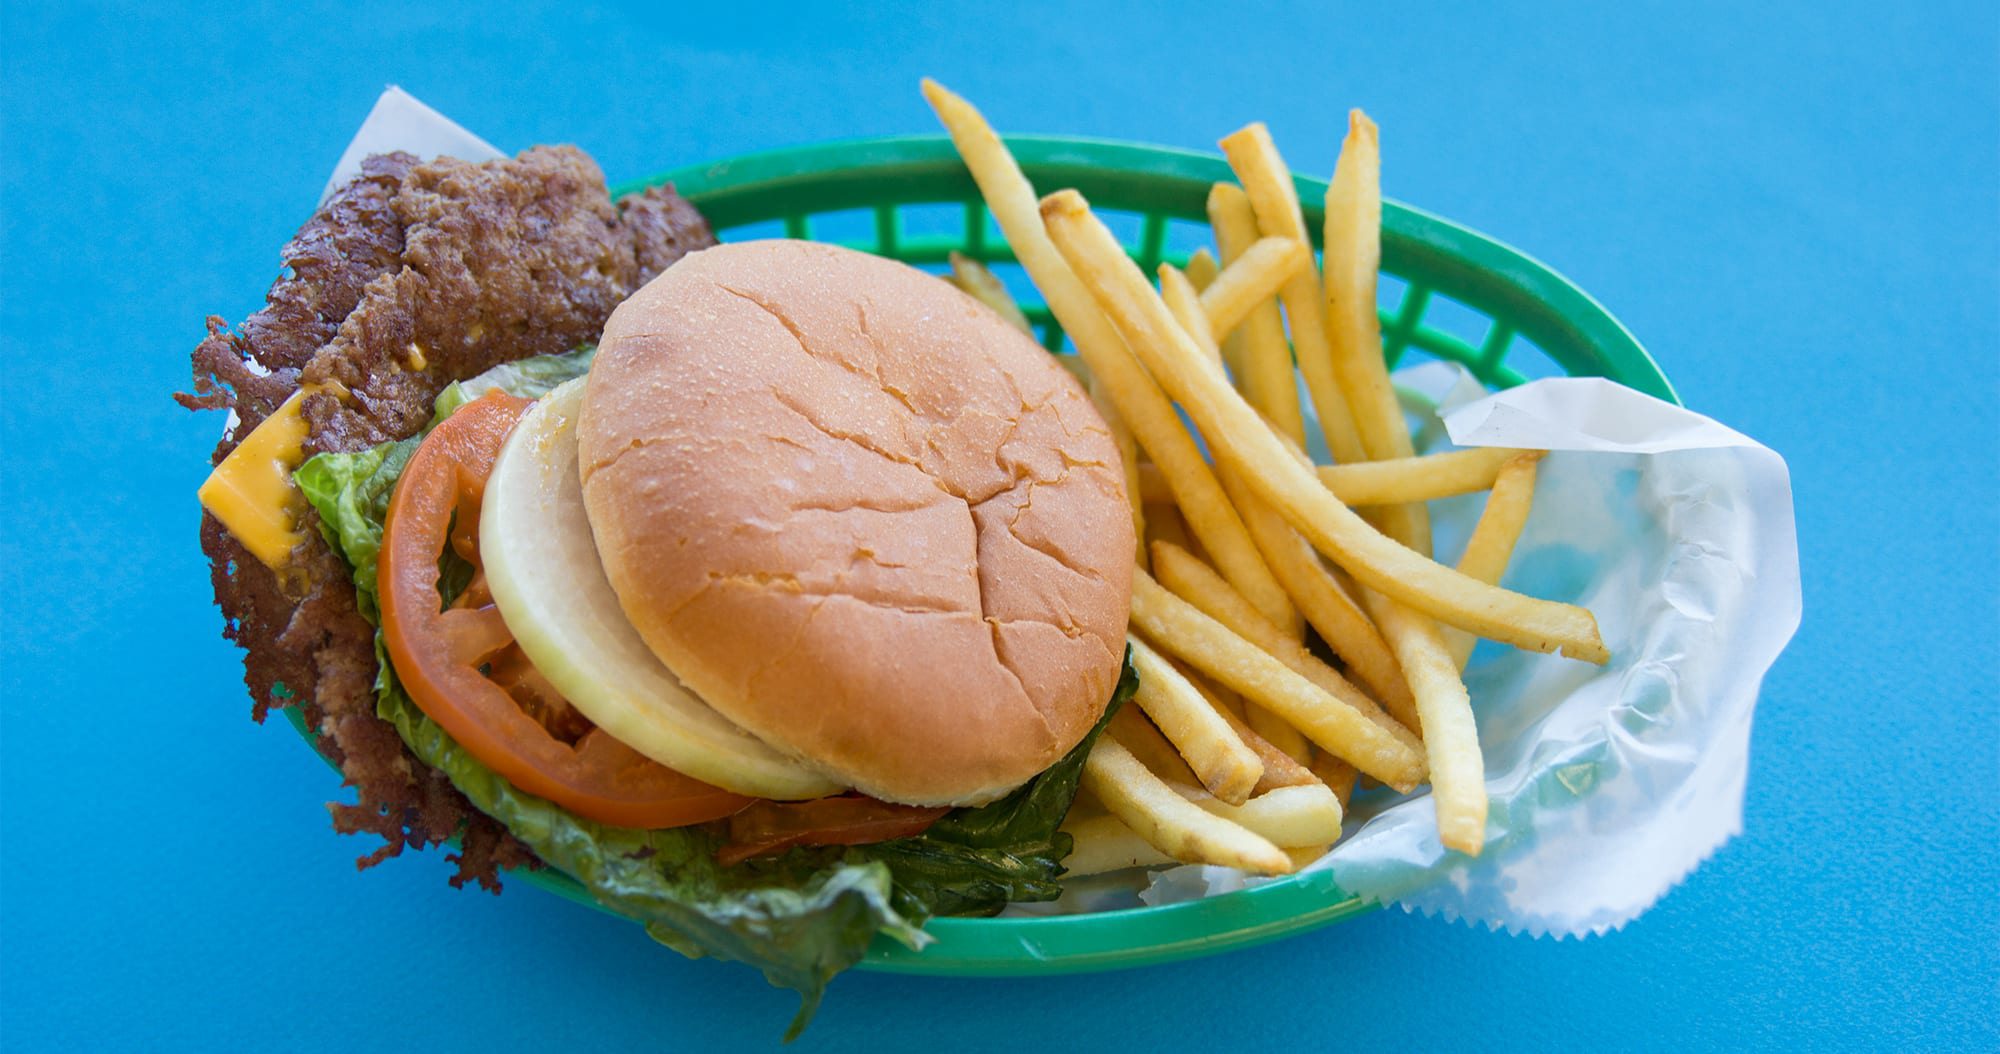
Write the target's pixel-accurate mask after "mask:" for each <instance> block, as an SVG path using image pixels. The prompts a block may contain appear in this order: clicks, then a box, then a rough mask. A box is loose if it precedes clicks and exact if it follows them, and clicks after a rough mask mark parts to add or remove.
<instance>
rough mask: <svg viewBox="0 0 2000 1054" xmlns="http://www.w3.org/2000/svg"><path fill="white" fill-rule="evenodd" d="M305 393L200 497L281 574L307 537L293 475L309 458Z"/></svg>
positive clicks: (211, 479)
mask: <svg viewBox="0 0 2000 1054" xmlns="http://www.w3.org/2000/svg"><path fill="white" fill-rule="evenodd" d="M305 394H306V393H305V391H304V390H303V389H301V390H300V391H296V392H293V393H292V397H291V398H289V399H286V400H285V401H284V404H283V405H281V406H279V407H278V409H277V410H276V411H275V412H273V413H272V414H271V416H269V417H266V418H264V420H263V422H262V423H260V424H259V425H258V426H257V427H256V428H255V429H253V430H252V431H251V433H250V434H249V435H248V436H246V437H244V439H243V441H242V442H241V443H238V444H237V445H236V449H235V450H232V451H230V452H229V456H228V457H226V458H223V459H222V464H220V465H217V466H215V471H213V472H211V473H209V474H208V479H207V481H205V482H204V483H202V485H201V489H200V490H199V491H196V492H195V494H196V496H197V497H199V498H200V499H201V504H202V507H203V508H205V509H207V510H208V511H209V512H210V513H212V514H214V516H215V518H216V519H217V520H220V521H221V522H222V526H223V527H224V528H225V529H227V530H228V531H229V533H230V534H232V535H235V536H236V540H237V541H239V542H242V543H243V547H244V548H245V549H248V550H250V553H251V555H253V556H255V557H256V558H257V559H259V560H261V561H263V562H264V565H265V566H266V567H269V568H271V569H272V570H274V571H275V570H277V569H279V568H281V567H283V566H284V565H285V563H286V562H287V561H288V560H289V559H290V558H291V553H292V547H293V546H295V545H297V544H299V541H300V540H301V538H302V537H303V536H302V535H301V534H300V533H299V529H298V517H297V513H296V510H297V508H298V503H299V500H300V499H299V489H298V487H297V486H296V485H294V484H293V483H292V472H293V470H295V469H297V468H298V467H299V462H300V461H301V460H302V459H303V457H304V449H303V448H304V445H305V440H306V419H305V417H304V416H303V415H301V414H300V413H299V400H300V398H301V397H303V396H304V395H305Z"/></svg>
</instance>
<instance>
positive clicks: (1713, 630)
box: [328, 87, 1800, 936]
mask: <svg viewBox="0 0 2000 1054" xmlns="http://www.w3.org/2000/svg"><path fill="white" fill-rule="evenodd" d="M389 150H407V151H410V152H411V153H414V154H417V155H419V156H423V157H430V156H434V155H438V154H447V155H450V156H454V157H461V158H466V159H469V160H483V159H486V158H490V157H497V156H500V155H499V151H497V150H495V149H494V148H493V147H492V146H490V145H488V144H487V143H486V142H485V141H484V140H482V139H480V138H479V137H477V136H475V135H473V134H472V133H470V132H468V131H466V130H465V129H463V128H461V127H459V126H458V125H456V124H453V123H452V122H451V121H449V120H447V119H446V118H445V117H443V116H442V115H441V114H439V113H437V112H436V111H435V110H432V109H430V108H429V107H427V106H425V105H423V104H422V103H420V102H418V101H417V100H416V99H414V98H412V97H411V96H410V95H408V94H407V93H405V92H403V91H402V90H401V89H399V88H395V87H391V88H389V89H388V90H387V91H385V92H384V93H383V95H382V97H381V99H380V100H378V101H377V103H376V104H375V108H374V109H373V110H372V111H371V112H370V113H369V116H368V119H367V121H366V122H364V123H363V125H362V127H361V130H360V131H359V132H357V133H356V134H355V137H354V140H353V142H352V143H350V144H349V145H348V148H347V151H346V153H345V154H343V155H342V157H341V160H340V164H339V165H338V166H337V167H336V168H335V170H334V173H333V176H332V178H331V179H329V181H328V191H329V192H330V191H331V190H332V188H333V187H335V186H337V185H338V184H339V183H340V182H341V181H343V180H345V179H348V178H351V177H352V176H353V175H354V174H355V173H357V172H358V171H359V165H360V161H361V159H362V158H363V157H365V156H367V155H368V154H370V153H378V152H386V151H389ZM1396 380H1397V384H1398V387H1399V388H1401V389H1402V390H1403V391H1404V393H1405V395H1406V397H1408V398H1409V401H1410V403H1411V405H1412V406H1413V407H1414V408H1415V412H1414V414H1413V416H1414V418H1415V420H1414V422H1413V423H1414V424H1416V426H1417V429H1418V431H1417V434H1418V436H1419V439H1420V446H1423V447H1425V448H1427V449H1444V448H1446V447H1447V446H1448V445H1458V446H1512V447H1524V448H1532V449H1542V450H1549V451H1552V453H1551V454H1550V455H1549V456H1548V457H1547V458H1546V459H1544V460H1543V461H1542V464H1541V469H1540V473H1539V479H1538V483H1537V487H1536V495H1535V508H1534V513H1533V515H1532V516H1531V517H1530V519H1529V521H1528V525H1527V529H1526V531H1525V533H1524V534H1523V536H1522V538H1521V540H1520V543H1519V545H1518V546H1517V548H1516V549H1515V553H1514V559H1513V562H1512V564H1511V565H1510V567H1509V569H1508V572H1507V576H1506V578H1505V579H1504V580H1503V582H1502V584H1503V585H1505V586H1507V587H1508V588H1510V589H1514V590H1517V591H1520V592H1523V593H1527V594H1529V595H1532V596H1537V597H1544V598H1548V599H1552V600H1562V601H1568V602H1570V603H1575V604H1581V605H1583V606H1584V607H1587V608H1589V609H1590V610H1591V611H1592V612H1593V613H1595V614H1596V616H1597V620H1598V624H1599V627H1600V629H1601V631H1602V632H1603V635H1604V641H1605V643H1606V645H1608V646H1609V647H1610V649H1611V652H1612V660H1611V662H1610V663H1609V664H1608V665H1605V666H1602V667H1598V666H1591V665H1589V664H1587V663H1582V662H1577V661H1573V660H1568V659H1562V658H1557V657H1553V656H1547V655H1537V654H1532V653H1528V652H1522V651H1516V650H1513V649H1510V648H1504V647H1500V646H1496V645H1493V644H1490V643H1482V644H1481V645H1480V646H1479V650H1478V651H1477V652H1475V653H1474V655H1473V658H1472V662H1471V665H1470V667H1469V668H1468V669H1467V671H1466V685H1467V687H1468V688H1469V689H1470V691H1471V695H1472V700H1473V707H1474V709H1475V710H1476V711H1477V712H1478V717H1479V739H1480V743H1481V744H1482V745H1483V746H1484V749H1485V757H1486V790H1487V794H1488V796H1489V797H1490V799H1491V803H1492V804H1491V808H1490V811H1489V814H1488V819H1487V828H1486V838H1487V841H1486V848H1485V850H1484V851H1483V852H1482V853H1481V854H1480V855H1479V856H1477V857H1468V856H1465V855H1463V854H1460V853H1456V852H1452V851H1449V850H1446V849H1445V848H1443V846H1442V845H1440V844H1439V842H1438V834H1437V823H1436V817H1435V814H1434V813H1433V810H1432V807H1431V803H1430V800H1429V794H1428V793H1427V792H1422V791H1420V792H1418V793H1415V794H1411V795H1405V796H1400V797H1399V796H1392V795H1387V794H1380V793H1378V794H1374V795H1369V794H1363V795H1361V796H1359V797H1357V800H1356V801H1355V803H1354V807H1353V808H1352V809H1351V810H1350V815H1349V817H1348V824H1347V833H1346V837H1345V838H1344V839H1343V840H1342V841H1341V843H1340V844H1339V845H1338V846H1336V847H1335V848H1334V849H1333V851H1332V852H1330V853H1328V854H1327V855H1326V856H1325V857H1323V858H1321V859H1320V860H1318V861H1316V862H1315V863H1313V864H1312V865H1310V866H1309V867H1308V868H1307V869H1306V870H1308V871H1323V870H1331V871H1332V872H1333V877H1334V880H1335V881H1336V882H1337V883H1338V884H1339V885H1340V886H1341V887H1342V888H1343V889H1346V890H1349V891H1351V892H1352V893H1354V894H1356V895H1358V896H1361V897H1362V898H1364V899H1367V900H1370V901H1375V902H1380V903H1384V904H1396V905H1400V906H1402V907H1403V908H1405V909H1406V910H1411V911H1421V912H1424V913H1425V914H1436V915H1442V916H1444V917H1446V918H1450V919H1463V920H1467V921H1477V922H1482V923H1485V924H1486V925H1488V926H1489V927H1493V928H1500V927H1505V928H1506V929H1507V930H1508V931H1510V932H1517V933H1518V932H1524V931H1525V932H1527V933H1531V934H1534V935H1536V936H1540V935H1542V934H1555V935H1557V936H1570V935H1581V934H1585V933H1603V932H1605V931H1606V930H1609V929H1615V928H1617V927H1619V926H1622V925H1624V924H1625V923H1626V922H1629V921H1630V920H1632V919H1633V918H1635V917H1637V916H1638V915H1639V913H1640V912H1642V911H1644V910H1645V909H1646V908H1648V907H1649V906H1651V905H1652V904H1653V903H1654V902H1655V901H1657V900H1658V899H1659V898H1660V897H1661V895H1663V894H1664V893H1665V892H1666V891H1667V890H1668V889H1670V888H1672V887H1673V886H1674V885H1675V884H1676V883H1678V882H1679V881H1680V880H1681V879H1682V878H1684V877H1686V875H1687V874H1688V873H1689V872H1690V871H1692V870H1693V869H1694V868H1695V866H1696V865H1698V864H1700V863H1701V862H1702V861H1703V860H1704V859H1706V858H1707V857H1708V856H1709V855H1710V854H1711V853H1713V852H1715V850H1716V849H1718V848H1720V847H1721V846H1722V844H1723V843H1724V842H1726V841H1728V840H1729V838H1730V837H1732V836H1733V835H1735V834H1737V833H1738V832H1740V831H1741V830H1742V827H1743V787H1744V779H1745V778H1746V776H1747V775H1748V773H1749V764H1750V758H1749V751H1750V719H1751V715H1752V713H1753V712H1754V711H1755V708H1756V703H1757V690H1758V686H1759V685H1760V684H1761V682H1762V681H1763V677H1764V673H1765V671H1766V670H1768V669H1770V667H1771V664H1772V663H1773V662H1774V661H1776V659H1777V657H1778V653H1779V652H1780V651H1781V650H1783V648H1784V646H1785V644H1786V642H1787V641H1789V640H1790V639H1791V637H1792V633H1793V632H1794V631H1795V630H1796V629H1797V628H1798V624H1799V614H1800V594H1799V569H1798V542H1797V536H1796V533H1795V530H1794V526H1793V521H1792V492H1791V479H1790V474H1789V473H1788V471H1787V470H1786V467H1785V462H1784V459H1782V458H1780V457H1779V456H1778V455H1777V454H1776V453H1774V452H1773V451H1771V450H1770V449H1769V448H1767V447H1764V446H1762V445H1761V444H1759V443H1757V442H1755V441H1754V440H1751V439H1749V438H1747V437H1745V436H1743V435H1742V434H1740V433H1738V432H1735V431H1732V430H1731V429H1729V428H1726V427H1724V426H1723V425H1721V424H1718V423H1716V422H1715V421H1712V420H1709V419H1708V418H1706V417H1703V416H1701V415H1700V414H1697V413H1694V412H1692V411H1689V410H1685V409H1681V408H1679V407H1676V406H1672V405H1670V404H1667V403H1663V402H1660V401H1659V400H1656V399H1653V398H1651V397H1648V396H1645V395H1641V394H1639V393H1637V392H1634V391H1632V390H1630V389H1628V388H1624V387H1621V386H1619V385H1617V384H1614V383H1612V382H1609V381H1605V380H1599V379H1592V378H1559V379H1550V380H1541V381H1534V382H1531V383H1529V384H1525V385H1522V386H1520V387H1518V388H1514V389H1510V390H1508V391H1505V392H1500V393H1497V394H1491V395H1489V394H1487V393H1486V392H1485V391H1484V389H1482V388H1481V387H1480V386H1479V385H1478V384H1477V382H1475V381H1473V380H1472V378H1471V377H1470V376H1469V375H1468V374H1466V373H1465V372H1464V371H1463V370H1461V369H1459V368H1458V367H1455V366H1448V365H1444V364H1438V363H1432V364H1426V365H1424V366H1419V367H1414V368H1411V369H1407V370H1402V371H1399V372H1398V373H1397V375H1396ZM1429 406H1435V407H1437V410H1436V413H1435V414H1432V413H1430V412H1429V411H1427V410H1425V409H1424V408H1425V407H1429ZM1447 437H1448V441H1449V442H1448V443H1447V442H1446V440H1447ZM1321 453H1322V454H1323V453H1324V452H1323V451H1322V452H1321ZM1481 500H1482V499H1481V496H1479V495H1470V496H1467V497H1463V498H1454V499H1450V500H1447V501H1440V502H1434V503H1432V518H1433V523H1434V527H1435V531H1436V538H1437V551H1438V553H1439V555H1440V557H1441V558H1444V559H1455V557H1456V554H1457V551H1458V549H1459V548H1460V547H1462V546H1463V544H1464V539H1465V538H1466V536H1467V535H1468V534H1469V533H1470V532H1471V528H1472V525H1473V523H1474V522H1475V521H1476V520H1477V519H1478V515H1479V508H1480V501H1481ZM1264 881H1272V880H1267V879H1259V878H1255V877H1251V876H1246V875H1244V874H1242V873H1241V872H1237V871H1233V870H1231V869H1228V868H1220V867H1213V866H1200V865H1190V866H1184V867H1176V868H1170V869H1166V870H1163V871H1158V872H1154V873H1152V874H1151V875H1149V876H1144V877H1135V876H1134V875H1129V874H1128V875H1125V876H1104V877H1102V878H1101V879H1098V880H1085V881H1080V882H1077V883H1074V884H1073V886H1074V888H1073V889H1072V890H1071V892H1070V893H1069V894H1067V895H1065V896H1064V898H1063V899H1062V901H1059V902H1058V903H1057V904H1056V905H1052V906H1051V905H1035V906H1022V909H1021V910H1020V911H1019V913H1021V914H1045V913H1047V912H1048V911H1050V910H1056V911H1090V910H1102V909H1106V908H1112V907H1130V906H1134V904H1135V902H1134V900H1133V897H1134V893H1135V890H1136V895H1137V898H1138V902H1143V903H1146V904H1167V903H1173V902H1177V901H1182V900H1189V899H1193V898H1196V897H1206V896H1215V895H1219V894H1222V893H1227V892H1231V891H1233V890H1237V889H1242V888H1244V887H1246V886H1250V885H1255V884H1258V883H1260V882H1264ZM1278 881H1282V880H1278Z"/></svg>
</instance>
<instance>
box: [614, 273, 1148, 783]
mask: <svg viewBox="0 0 2000 1054" xmlns="http://www.w3.org/2000/svg"><path fill="white" fill-rule="evenodd" d="M578 438H579V444H580V446H579V459H580V465H581V470H582V475H583V491H584V501H585V504H586V506H587V508H588V510H589V514H590V523H591V529H592V532H593V533H594V534H595V535H596V538H597V545H598V550H599V553H600V555H601V556H602V558H603V561H604V569H605V572H606V574H607V576H608V577H609V578H610V580H611V584H612V588H613V589H614V590H615V591H616V592H617V594H618V598H619V602H620V604H621V606H622V607H623V608H624V610H625V613H626V615H627V617H629V618H630V619H631V621H632V624H633V625H634V626H635V627H636V628H637V629H638V631H639V634H640V636H641V637H643V638H644V639H645V641H646V643H647V644H648V645H649V646H650V647H651V648H652V649H653V651H654V652H655V653H656V654H658V655H659V657H660V659H661V660H662V661H663V662H665V663H666V664H667V665H668V666H669V667H671V668H672V669H673V670H674V672H675V673H676V674H678V675H679V676H680V678H681V679H682V680H683V681H684V682H686V683H687V685H688V686H689V687H690V688H692V689H694V690H695V691H696V692H697V693H699V694H700V695H701V696H702V698H703V699H705V700H707V701H708V703H709V704H710V705H711V706H713V707H714V708H715V709H717V710H719V711H721V712H722V713H723V714H724V715H726V716H727V717H729V718H730V719H731V720H733V721H735V722H736V723H737V724H739V725H741V726H742V727H743V728H745V729H748V730H749V731H750V732H752V733H754V734H756V735H757V736H758V737H760V738H762V739H764V740H765V741H767V742H769V743H771V744H773V745H774V746H777V747H779V748H780V749H784V750H788V751H791V752H794V753H797V754H799V755H801V756H802V757H805V758H807V759H809V760H811V761H812V762H814V763H816V764H818V765H819V766H821V767H822V768H824V769H825V770H826V771H827V772H828V773H830V774H831V775H833V776H834V777H836V778H838V779H840V780H842V781H844V782H846V783H848V784H850V785H852V786H853V787H855V788H857V789H859V790H861V791H863V792H864V793H867V794H870V795H873V796H875V797H878V798H882V799H884V800H887V801H895V802H909V803H914V804H930V805H965V804H975V803H978V802H982V801H987V800H990V799H992V798H995V797H998V796H999V795H1001V794H1003V793H1005V792H1006V791H1008V790H1009V789H1011V788H1013V787H1016V786H1018V785H1020V784H1021V783H1024V782H1026V781H1027V780H1028V779H1030V778H1031V777H1033V776H1034V775H1036V774H1037V773H1039V772H1041V771H1042V770H1043V769H1045V768H1047V767H1048V766H1049V765H1050V764H1052V763H1054V762H1055V761H1056V760H1057V759H1058V758H1060V757H1061V756H1062V755H1063V754H1064V753H1066V752H1067V751H1068V750H1070V748H1072V747H1074V746H1075V745H1076V744H1077V743H1078V742H1079V741H1080V740H1081V739H1082V738H1083V736H1084V734H1085V733H1086V732H1087V731H1089V729H1090V727H1091V726H1092V725H1093V724H1094V723H1095V722H1096V720H1097V719H1098V718H1099V717H1100V716H1101V715H1102V714H1103V711H1104V707H1105V704H1106V702H1107V701H1108V700H1109V698H1110V696H1111V692H1112V689H1113V688H1114V686H1115V685H1116V683H1117V680H1118V675H1119V670H1120V667H1121V660H1122V656H1123V654H1124V638H1125V620H1126V614H1127V608H1128V606H1129V604H1130V597H1131V588H1132V554H1133V545H1134V540H1133V536H1132V520H1131V516H1130V513H1129V512H1128V510H1127V507H1126V497H1125V483H1124V477H1123V474H1122V473H1121V471H1120V469H1119V460H1118V451H1117V448H1116V447H1115V446H1114V444H1113V442H1112V439H1111V436H1110V433H1109V431H1108V430H1107V429H1106V428H1105V425H1104V421H1103V419H1102V418H1100V417H1099V416H1098V415H1097V412H1096V410H1095V408H1094V407H1093V406H1092V405H1091V403H1090V400H1089V399H1088V398H1087V397H1085V396H1084V394H1083V393H1082V391H1081V390H1080V389H1079V388H1078V387H1077V384H1076V382H1075V380H1074V379H1072V378H1071V377H1070V376H1069V374H1068V373H1067V372H1066V371H1064V370H1063V369H1062V368H1061V367H1060V366H1059V365H1057V363H1056V362H1055V361H1054V360H1053V359H1052V358H1051V357H1050V356H1049V354H1048V353H1047V352H1045V351H1043V350H1042V349H1041V347H1039V346H1038V345H1036V344H1035V342H1034V341H1032V340H1030V339H1029V338H1028V337H1027V336H1025V335H1023V334H1022V333H1021V332H1020V331H1018V330H1016V329H1014V328H1012V327H1011V326H1009V325H1008V324H1007V323H1005V322H1004V321H1002V320H1001V319H1000V318H999V316H998V315H996V314H994V313H993V312H992V311H991V310H989V309H987V308H986V307H985V306H983V305H981V304H979V303H978V302H976V301H974V300H973V299H972V298H971V297H968V296H966V295H965V294H963V293H961V292H959V291H958V290H957V289H954V288H952V287H951V286H950V285H948V284H946V283H945V282H943V281H941V280H939V279H938V278H936V277H934V276H932V275H928V274H925V273H924V272H922V271H918V270H915V269H913V268H911V267H908V266H905V265H903V264H900V263H896V262H894V261H892V260H887V259H883V258H881V257H876V256H871V255H868V254H866V253H860V252H854V251H852V250H848V249H841V248H837V247H834V246H829V245H821V244H817V243H812V242H799V241H762V242H745V243H737V244H732V245H724V246H720V247H717V248H713V249H707V250H704V251H702V252H698V253H695V254H693V255H691V256H688V257H687V258H685V259H683V260H682V261H680V262H679V263H677V264H676V265H674V266H673V267H672V268H669V269H668V270H667V271H666V272H665V273H663V274H662V275H660V277H658V278H656V279H654V280H653V282H652V283H651V284H649V285H647V286H646V287H645V288H643V289H641V290H639V292H637V293H635V294H633V296H632V297H631V299H629V300H627V301H625V303H624V304H623V305H622V306H620V307H619V308H618V310H617V311H616V312H614V313H613V314H612V316H611V320H610V321H609V322H608V323H607V324H606V325H605V328H604V338H603V341H602V342H601V343H600V345H599V347H598V353H597V358H596V361H595V363H594V364H593V365H592V366H591V370H590V381H589V385H588V390H587V393H586V395H585V399H584V406H583V413H582V417H581V419H580V421H579V425H578Z"/></svg>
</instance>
